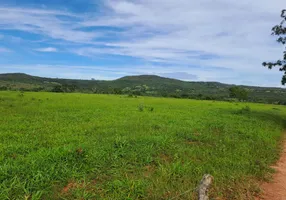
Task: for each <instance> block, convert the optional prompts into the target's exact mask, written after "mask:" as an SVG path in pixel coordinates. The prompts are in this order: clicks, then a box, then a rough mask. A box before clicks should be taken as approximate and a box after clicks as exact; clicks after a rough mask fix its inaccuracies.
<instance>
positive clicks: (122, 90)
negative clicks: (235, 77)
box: [0, 74, 286, 105]
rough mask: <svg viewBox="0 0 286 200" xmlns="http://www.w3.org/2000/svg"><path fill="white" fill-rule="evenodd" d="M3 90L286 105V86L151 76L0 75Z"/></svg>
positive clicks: (0, 86)
mask: <svg viewBox="0 0 286 200" xmlns="http://www.w3.org/2000/svg"><path fill="white" fill-rule="evenodd" d="M0 90H17V91H19V90H22V91H47V92H81V93H97V94H124V95H127V96H129V97H137V96H143V95H144V96H157V97H172V98H185V99H201V100H223V101H235V99H238V100H247V101H250V102H260V103H273V104H281V105H286V90H285V89H282V88H266V87H251V86H234V85H228V84H222V83H217V82H186V81H180V80H176V79H169V78H163V77H159V76H151V75H142V76H129V77H123V78H120V79H117V80H113V81H99V80H72V79H56V78H42V77H36V76H30V75H27V74H0ZM231 91H232V92H231Z"/></svg>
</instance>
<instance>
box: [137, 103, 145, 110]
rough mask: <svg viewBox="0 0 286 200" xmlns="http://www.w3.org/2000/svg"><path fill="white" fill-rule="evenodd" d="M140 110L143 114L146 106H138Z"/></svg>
mask: <svg viewBox="0 0 286 200" xmlns="http://www.w3.org/2000/svg"><path fill="white" fill-rule="evenodd" d="M138 110H139V111H140V112H143V111H144V105H142V104H140V105H139V106H138Z"/></svg>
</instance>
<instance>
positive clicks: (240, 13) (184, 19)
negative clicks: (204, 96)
mask: <svg viewBox="0 0 286 200" xmlns="http://www.w3.org/2000/svg"><path fill="white" fill-rule="evenodd" d="M104 2H105V3H104V7H101V9H102V10H101V11H102V12H100V14H101V15H99V14H98V13H97V14H93V13H85V14H82V15H79V14H74V13H71V12H67V11H58V10H44V9H24V8H12V7H2V8H0V27H1V29H12V30H21V31H26V32H31V33H35V34H39V35H43V36H45V37H49V38H52V39H56V40H54V41H52V42H64V43H63V44H62V45H70V46H69V47H68V48H66V49H67V51H69V52H72V53H75V54H77V55H81V56H88V57H96V56H97V55H103V56H104V55H120V56H129V57H132V58H137V59H140V61H142V63H146V65H144V64H142V65H141V66H140V67H141V68H142V69H140V68H137V67H135V68H134V67H131V68H128V66H132V63H129V64H128V66H126V67H124V66H119V67H118V68H119V69H120V70H123V71H124V72H125V73H126V74H128V73H154V74H162V73H178V72H182V73H187V74H193V75H196V76H198V80H203V81H223V82H234V83H242V82H246V81H247V80H245V79H246V78H247V79H249V80H250V81H252V82H253V84H256V85H259V84H263V83H266V82H267V81H266V80H265V77H266V75H269V76H273V77H275V78H276V79H275V80H274V79H273V80H272V79H271V82H270V83H269V82H267V84H269V85H274V84H275V85H277V84H279V83H280V78H281V74H280V73H279V72H277V71H268V70H267V69H265V68H263V67H262V66H261V63H262V62H263V61H268V60H269V61H271V60H276V59H279V58H280V56H281V55H282V51H283V48H281V46H279V45H278V44H277V43H276V42H275V38H273V36H271V35H270V33H271V28H272V26H274V25H275V24H277V23H279V22H280V18H279V15H280V12H281V10H282V9H283V8H285V0H273V1H269V0H261V1H253V0H240V1H237V0H216V1H213V0H200V1H191V0H177V1H174V0H136V1H131V0H106V1H104ZM103 11H104V12H103ZM102 27H108V28H112V29H111V30H112V31H111V30H108V31H107V30H104V28H102ZM87 30H89V31H87ZM91 30H93V31H91ZM58 40H61V41H58ZM74 43H76V45H78V46H76V48H75V47H74V46H71V44H74ZM87 44H88V45H87ZM48 45H52V44H48ZM38 50H39V49H38ZM42 50H46V51H49V52H50V50H51V51H54V50H56V49H49V48H44V49H42ZM122 59H124V57H123V58H122ZM154 63H156V64H154ZM166 66H171V67H166ZM103 68H104V67H103ZM105 68H107V67H105ZM95 69H97V68H96V67H95ZM227 69H228V70H227ZM110 73H111V72H110ZM113 73H115V72H113ZM181 75H182V74H181ZM246 75H247V76H246ZM249 80H248V81H249Z"/></svg>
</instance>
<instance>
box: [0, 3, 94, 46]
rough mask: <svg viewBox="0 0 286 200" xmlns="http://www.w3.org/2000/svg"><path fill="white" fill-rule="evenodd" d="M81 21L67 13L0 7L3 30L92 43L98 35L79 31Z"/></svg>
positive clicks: (0, 24)
mask: <svg viewBox="0 0 286 200" xmlns="http://www.w3.org/2000/svg"><path fill="white" fill-rule="evenodd" d="M81 19H82V17H80V16H78V15H75V14H72V13H69V12H66V11H57V10H43V9H27V8H25V9H24V8H13V7H0V26H1V29H4V30H5V29H6V30H20V31H25V32H30V33H35V34H40V35H43V36H48V37H50V38H53V39H61V40H65V41H69V42H82V43H84V42H90V41H92V40H93V39H94V38H96V37H97V36H98V34H97V33H94V32H84V31H80V30H78V29H77V28H78V23H77V21H78V20H81Z"/></svg>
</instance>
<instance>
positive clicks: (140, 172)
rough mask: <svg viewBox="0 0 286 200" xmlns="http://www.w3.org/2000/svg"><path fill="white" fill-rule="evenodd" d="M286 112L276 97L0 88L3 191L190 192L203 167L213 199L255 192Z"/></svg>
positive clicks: (36, 195) (55, 194) (45, 194)
mask: <svg viewBox="0 0 286 200" xmlns="http://www.w3.org/2000/svg"><path fill="white" fill-rule="evenodd" d="M285 118H286V108H285V107H283V106H274V105H263V104H251V103H229V102H213V101H196V100H183V99H171V98H152V97H138V98H130V97H127V96H119V95H117V96H115V95H92V94H56V93H42V92H39V93H28V92H27V93H20V92H0V199H1V200H2V199H3V200H5V199H11V200H14V199H23V200H24V199H26V200H28V199H29V200H30V199H31V200H36V199H46V200H50V199H55V200H57V199H66V200H70V199H78V200H81V199H119V200H120V199H154V200H159V199H194V198H195V197H196V192H195V191H194V189H195V188H196V186H197V185H198V183H199V181H200V180H201V178H202V176H203V175H204V174H206V173H209V174H211V175H212V176H214V183H213V185H212V189H211V191H210V196H211V198H212V199H251V198H253V196H254V195H255V194H257V193H258V192H259V188H258V182H259V181H263V180H266V179H267V178H269V173H271V172H272V171H271V170H270V168H269V166H270V165H271V164H273V163H274V162H275V161H276V160H277V159H278V156H279V152H280V148H279V147H280V142H281V140H282V133H283V129H284V126H285ZM186 191H189V192H186ZM185 192H186V193H185ZM180 194H181V195H180Z"/></svg>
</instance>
